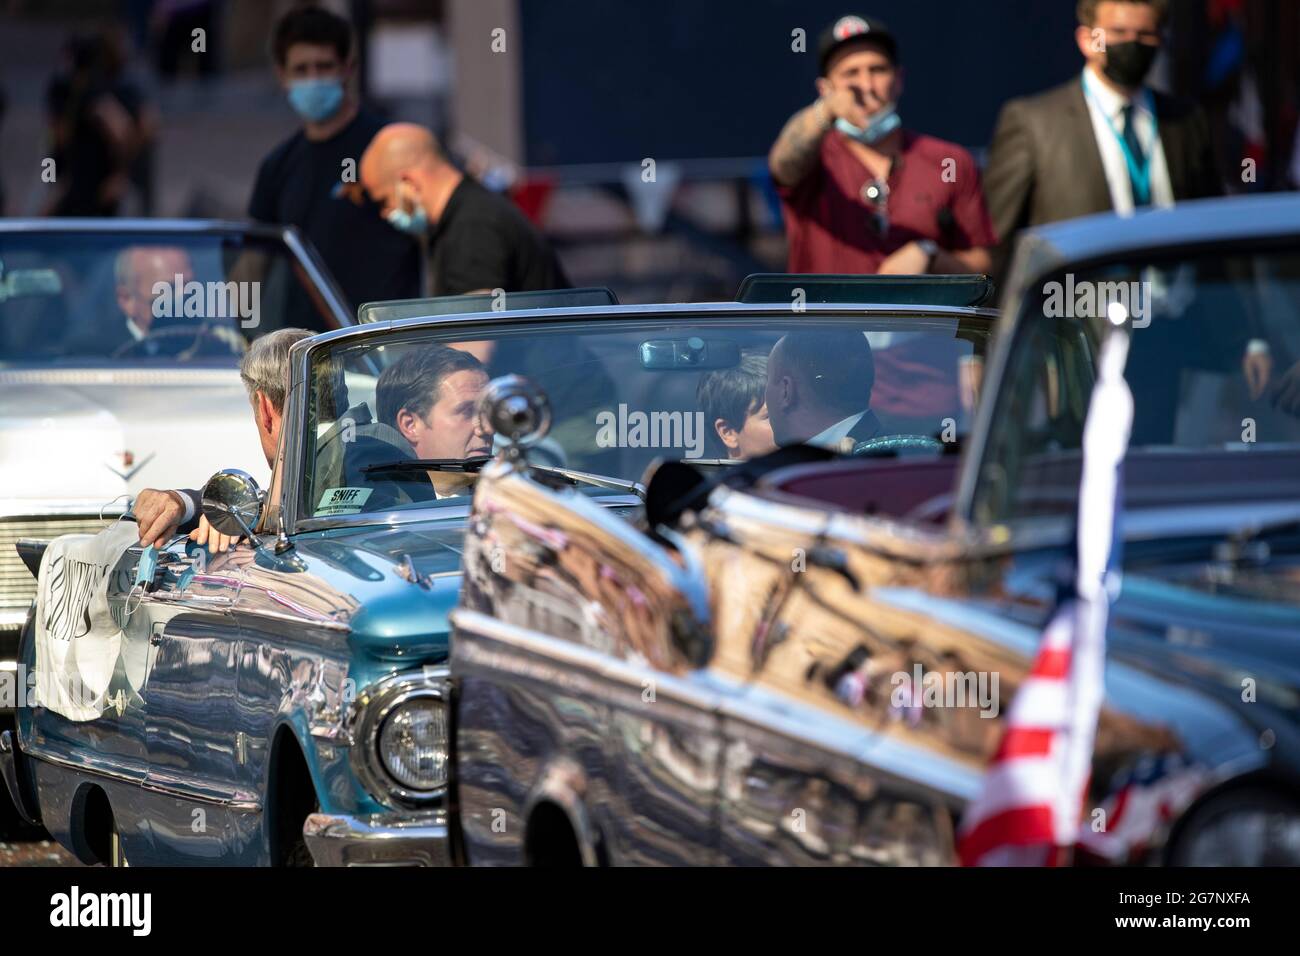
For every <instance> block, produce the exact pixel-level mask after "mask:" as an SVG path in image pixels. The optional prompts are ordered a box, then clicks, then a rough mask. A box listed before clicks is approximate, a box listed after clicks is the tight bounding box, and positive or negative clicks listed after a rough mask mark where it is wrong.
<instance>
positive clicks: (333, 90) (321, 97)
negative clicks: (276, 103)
mask: <svg viewBox="0 0 1300 956" xmlns="http://www.w3.org/2000/svg"><path fill="white" fill-rule="evenodd" d="M289 105H290V106H292V107H293V111H294V112H295V113H297V114H298V115H299V116H301V117H302V118H303V119H305V120H306V121H307V122H309V123H320V122H322V121H324V120H327V119H329V118H330V117H331V116H333V115H334V114H335V113H337V112H338V111H339V107H340V106H342V105H343V81H342V80H339V79H320V80H294V81H293V82H292V83H290V84H289Z"/></svg>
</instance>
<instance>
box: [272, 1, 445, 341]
mask: <svg viewBox="0 0 1300 956" xmlns="http://www.w3.org/2000/svg"><path fill="white" fill-rule="evenodd" d="M351 52H352V31H351V29H350V28H349V26H348V24H347V21H346V20H343V19H341V18H340V17H337V16H335V15H334V14H332V13H330V12H328V11H326V10H321V9H319V8H316V7H306V8H300V9H296V10H293V11H291V12H289V13H287V14H285V16H284V17H283V18H282V19H281V20H280V22H279V23H278V24H277V25H276V28H275V37H274V41H273V54H274V56H275V71H276V77H277V79H278V80H279V82H280V85H281V86H282V87H283V88H284V90H285V92H286V93H287V95H288V97H289V104H290V106H292V107H293V109H294V112H296V113H297V114H298V115H299V116H300V117H301V118H302V121H303V125H302V128H301V129H299V130H298V131H297V132H296V133H294V134H293V136H291V137H289V139H287V140H285V141H284V142H283V143H281V144H280V145H279V146H277V147H276V148H275V149H274V150H272V152H271V153H270V155H268V156H267V157H266V159H264V160H263V161H262V165H261V167H260V168H259V169H258V171H257V182H256V183H255V184H254V186H253V196H252V199H251V200H250V202H249V204H248V214H249V216H250V217H251V218H253V219H256V220H258V221H260V222H270V223H284V224H288V225H294V226H297V227H298V228H299V229H300V230H302V232H303V233H304V234H305V235H306V236H307V238H308V239H309V240H310V241H311V243H312V245H313V246H315V247H316V251H317V252H319V253H320V255H321V258H322V259H324V260H325V264H326V266H328V267H329V270H330V272H331V273H332V274H333V276H334V278H335V280H337V282H338V284H339V286H340V288H342V290H343V293H344V295H346V296H347V298H348V300H349V302H350V304H351V305H352V306H353V307H356V306H358V305H361V304H362V303H364V302H373V301H378V300H381V299H407V298H411V297H413V296H417V295H419V294H420V249H419V244H418V243H417V242H415V240H413V239H412V238H410V237H408V236H403V235H401V234H400V233H398V232H395V231H394V230H392V229H390V228H388V226H386V225H384V223H383V222H382V221H381V220H380V219H379V217H378V216H377V215H376V210H375V209H373V208H367V207H366V206H364V205H362V206H359V205H357V203H356V202H354V201H353V200H352V198H351V197H350V196H348V195H347V193H346V191H345V189H344V185H345V183H349V182H355V181H356V171H357V166H358V164H359V163H360V160H361V155H362V154H363V153H364V152H365V150H366V147H367V146H368V145H369V143H370V141H371V139H372V138H373V137H374V135H375V134H376V133H377V132H378V131H379V130H380V129H381V128H382V127H383V121H382V120H381V119H380V118H379V117H378V116H376V115H375V114H374V113H372V112H370V111H369V110H366V109H363V108H362V107H361V105H360V103H359V102H358V100H357V97H356V94H355V93H354V92H353V90H352V89H351V82H350V81H351V78H352V74H353V72H354V70H355V63H354V61H353V59H352V56H351ZM310 309H311V305H310V303H308V302H305V301H303V302H294V303H291V304H290V310H291V311H292V312H294V313H295V314H293V315H290V316H287V317H286V320H285V321H286V324H287V325H302V326H306V327H309V328H311V327H315V326H316V324H317V323H316V321H314V320H313V319H312V318H311V312H310V311H309V310H310ZM299 312H302V313H303V314H297V313H299Z"/></svg>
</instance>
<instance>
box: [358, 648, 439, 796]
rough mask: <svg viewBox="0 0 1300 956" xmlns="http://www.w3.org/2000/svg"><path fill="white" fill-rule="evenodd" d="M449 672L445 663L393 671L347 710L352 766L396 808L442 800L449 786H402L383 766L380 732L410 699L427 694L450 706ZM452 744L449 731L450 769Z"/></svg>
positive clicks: (370, 789)
mask: <svg viewBox="0 0 1300 956" xmlns="http://www.w3.org/2000/svg"><path fill="white" fill-rule="evenodd" d="M448 676H449V670H448V668H447V667H445V666H436V667H433V666H431V667H424V668H422V669H421V670H418V671H403V672H401V673H399V674H392V675H390V676H388V677H385V678H383V679H382V680H379V681H376V682H375V683H373V684H370V685H369V686H367V687H366V688H365V689H363V690H362V691H361V692H360V693H358V694H357V699H356V700H355V701H353V703H352V707H351V708H350V710H349V712H348V715H347V718H346V722H345V724H344V728H343V729H344V731H345V732H346V733H347V735H348V736H349V738H350V740H351V742H352V747H351V749H350V752H349V755H348V758H349V761H350V762H351V765H352V770H353V772H354V773H355V774H356V775H357V779H358V780H360V781H361V784H362V785H363V786H364V787H365V788H366V790H367V791H368V792H369V793H370V794H371V795H372V796H374V797H375V798H376V799H378V800H379V801H380V802H381V803H384V804H385V805H387V806H391V807H392V808H393V809H395V810H401V809H408V808H411V807H427V806H428V805H430V804H432V803H436V802H437V801H440V800H442V799H443V798H444V797H445V796H446V795H447V787H446V786H445V785H444V786H441V787H437V788H435V789H433V790H427V791H418V790H411V789H409V788H407V787H403V786H402V785H401V784H400V783H398V782H397V781H396V780H394V779H393V777H392V776H391V775H390V774H389V773H388V769H387V768H386V767H385V766H384V761H383V758H382V757H380V756H379V732H380V730H381V729H382V728H383V726H384V721H385V720H386V719H387V717H388V715H389V714H391V713H392V712H393V711H394V710H395V709H397V708H398V707H400V706H401V705H402V704H404V703H406V702H407V701H410V700H415V699H416V698H419V697H428V698H432V699H434V700H437V701H439V702H441V703H442V705H443V707H444V708H447V707H448V706H449V701H448V697H449V692H450V685H449V683H448ZM448 718H450V714H449V715H448ZM448 726H449V727H450V723H449V724H448ZM451 745H452V741H451V738H450V735H449V736H448V739H447V747H448V753H447V766H448V769H450V766H451V752H450V748H451Z"/></svg>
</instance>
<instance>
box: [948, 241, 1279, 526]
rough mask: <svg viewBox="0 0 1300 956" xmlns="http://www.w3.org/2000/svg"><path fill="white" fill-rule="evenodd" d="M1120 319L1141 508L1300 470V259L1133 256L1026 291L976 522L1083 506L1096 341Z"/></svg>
mask: <svg viewBox="0 0 1300 956" xmlns="http://www.w3.org/2000/svg"><path fill="white" fill-rule="evenodd" d="M1116 310H1118V315H1119V317H1120V318H1121V319H1122V320H1126V321H1127V323H1128V324H1127V325H1126V328H1127V329H1128V330H1129V334H1130V335H1131V344H1130V352H1129V359H1128V366H1127V369H1126V378H1127V380H1128V383H1129V387H1130V389H1131V390H1132V392H1133V398H1134V419H1133V430H1132V437H1131V442H1130V448H1129V460H1130V465H1129V467H1128V468H1127V470H1126V474H1127V485H1128V492H1129V494H1128V497H1129V500H1130V504H1132V503H1133V502H1136V501H1139V500H1140V501H1142V502H1146V503H1152V504H1160V503H1174V502H1186V501H1228V500H1232V499H1233V498H1234V496H1240V495H1242V494H1257V493H1260V490H1261V486H1262V484H1263V483H1266V482H1267V481H1269V480H1271V478H1270V476H1271V475H1272V474H1273V469H1274V468H1280V469H1282V470H1287V465H1286V463H1287V462H1290V466H1289V470H1290V471H1292V472H1293V473H1295V474H1300V321H1297V319H1298V317H1300V255H1298V254H1297V253H1296V252H1291V251H1285V252H1276V251H1270V252H1260V253H1254V254H1247V253H1242V254H1239V255H1224V254H1221V253H1214V254H1205V255H1196V256H1187V257H1163V258H1160V259H1154V260H1144V259H1137V260H1135V261H1129V262H1122V263H1113V264H1109V265H1106V266H1104V267H1098V268H1095V269H1091V270H1087V271H1083V272H1080V273H1077V274H1075V273H1062V274H1059V275H1055V276H1052V277H1050V278H1049V279H1048V280H1047V281H1046V282H1044V283H1043V284H1042V286H1041V287H1038V288H1035V289H1033V290H1031V291H1030V293H1029V294H1028V295H1027V296H1026V299H1025V302H1024V303H1023V305H1022V308H1021V312H1020V316H1019V322H1018V324H1017V331H1016V333H1015V336H1016V337H1015V339H1014V341H1013V342H1012V343H1011V347H1010V348H1011V350H1010V353H1009V355H1008V362H1007V366H1006V370H1005V375H1004V378H1003V381H1002V383H1001V385H1000V387H999V394H998V395H997V397H996V399H995V401H996V405H995V406H994V409H993V412H992V417H991V419H990V421H991V425H990V432H989V438H988V443H987V446H986V448H985V453H984V455H983V460H982V461H981V462H980V466H979V473H978V476H977V483H976V487H975V494H974V498H973V502H972V504H973V517H974V518H975V520H976V522H977V523H980V524H999V523H1006V522H1012V521H1018V520H1023V519H1032V518H1040V517H1046V516H1058V517H1059V516H1068V515H1071V514H1073V512H1074V511H1075V509H1076V507H1077V502H1078V487H1079V478H1080V452H1079V449H1080V443H1081V439H1082V434H1083V422H1084V417H1085V416H1086V413H1087V407H1088V399H1089V396H1090V393H1091V389H1092V383H1093V376H1094V365H1095V361H1096V355H1097V342H1098V339H1097V336H1098V334H1099V333H1100V330H1101V329H1102V327H1103V325H1104V324H1105V320H1104V319H1103V318H1102V317H1103V316H1105V315H1107V314H1113V313H1115V311H1116ZM1252 452H1253V453H1254V454H1255V458H1254V459H1253V460H1252V459H1251V458H1250V457H1249V453H1252ZM1266 465H1267V467H1266ZM1246 488H1252V489H1253V490H1251V491H1249V492H1247V491H1244V489H1246ZM1274 490H1276V487H1275V489H1274Z"/></svg>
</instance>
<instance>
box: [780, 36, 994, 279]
mask: <svg viewBox="0 0 1300 956" xmlns="http://www.w3.org/2000/svg"><path fill="white" fill-rule="evenodd" d="M818 56H819V58H820V66H821V76H820V77H818V79H817V93H818V98H817V101H816V102H815V103H813V104H812V105H811V106H808V107H806V108H804V109H802V110H800V111H799V112H798V113H796V114H795V115H794V116H792V117H791V118H790V121H789V122H788V123H786V124H785V128H784V129H783V130H781V135H780V136H778V137H777V140H776V142H775V143H774V144H773V146H772V151H771V153H770V154H769V155H768V165H769V167H770V168H771V170H772V178H773V179H774V180H775V181H776V184H777V190H778V192H779V193H780V195H781V204H782V206H783V208H784V211H785V224H786V235H787V238H788V239H789V243H790V260H789V267H788V270H789V271H790V272H821V273H865V272H888V273H895V274H920V273H925V272H939V273H971V272H989V271H990V270H991V269H992V265H993V261H992V257H991V254H990V248H991V247H992V246H994V245H995V243H996V236H995V235H994V232H993V226H992V224H991V222H990V220H989V214H988V210H987V209H986V208H985V206H984V196H983V193H982V191H981V189H980V175H979V169H978V168H977V167H976V165H975V161H974V159H972V157H971V155H970V153H968V152H967V151H966V150H964V149H962V148H961V147H960V146H957V145H955V144H953V143H946V142H944V141H943V140H939V139H935V138H933V137H931V136H923V135H921V134H920V133H914V132H912V131H911V130H906V129H903V128H901V127H900V126H899V120H898V113H897V110H896V104H897V103H898V99H899V97H900V96H901V95H902V92H903V71H902V69H901V67H900V66H899V64H898V44H897V42H896V41H895V40H894V38H893V36H891V35H890V33H889V31H888V30H887V29H886V28H885V25H884V24H882V23H881V22H880V21H878V20H871V19H868V18H866V17H856V16H846V17H840V19H838V20H836V21H835V23H834V24H833V25H832V26H831V27H830V28H829V29H828V30H826V32H825V33H823V34H822V37H821V41H820V44H819V46H818Z"/></svg>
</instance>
